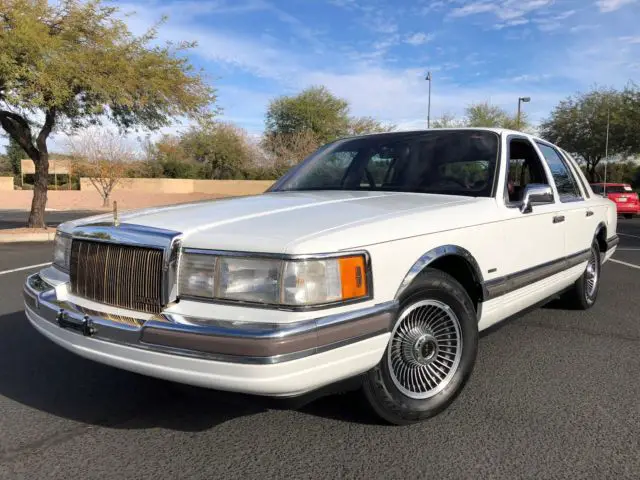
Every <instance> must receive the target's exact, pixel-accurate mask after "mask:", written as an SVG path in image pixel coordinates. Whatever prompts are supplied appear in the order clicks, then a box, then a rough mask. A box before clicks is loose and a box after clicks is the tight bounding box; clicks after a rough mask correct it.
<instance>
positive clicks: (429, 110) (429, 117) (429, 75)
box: [425, 72, 431, 128]
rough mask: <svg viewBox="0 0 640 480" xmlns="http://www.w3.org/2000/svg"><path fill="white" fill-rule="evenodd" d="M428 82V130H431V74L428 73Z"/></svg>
mask: <svg viewBox="0 0 640 480" xmlns="http://www.w3.org/2000/svg"><path fill="white" fill-rule="evenodd" d="M425 80H426V81H427V82H429V102H428V104H427V128H431V72H427V77H426V78H425Z"/></svg>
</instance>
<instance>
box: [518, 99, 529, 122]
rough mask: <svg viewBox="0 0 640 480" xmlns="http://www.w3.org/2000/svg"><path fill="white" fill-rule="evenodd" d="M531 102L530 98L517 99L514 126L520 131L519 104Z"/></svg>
mask: <svg viewBox="0 0 640 480" xmlns="http://www.w3.org/2000/svg"><path fill="white" fill-rule="evenodd" d="M530 101H531V97H520V98H518V118H517V120H516V125H517V128H518V130H520V104H521V103H529V102H530Z"/></svg>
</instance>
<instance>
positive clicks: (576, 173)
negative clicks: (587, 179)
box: [558, 147, 591, 199]
mask: <svg viewBox="0 0 640 480" xmlns="http://www.w3.org/2000/svg"><path fill="white" fill-rule="evenodd" d="M558 151H559V152H560V153H561V154H562V155H563V156H564V158H565V160H566V161H567V163H568V164H569V166H570V167H571V169H572V170H573V172H572V173H573V175H574V176H575V177H576V178H577V179H578V183H579V184H580V187H581V189H582V195H583V197H586V198H587V199H590V198H591V194H590V193H589V190H588V189H587V186H586V184H585V183H584V179H583V177H582V175H580V173H582V172H581V170H580V166H579V165H578V164H577V162H576V161H575V159H574V158H573V157H572V156H571V154H569V152H567V151H566V150H564V149H563V148H560V147H558Z"/></svg>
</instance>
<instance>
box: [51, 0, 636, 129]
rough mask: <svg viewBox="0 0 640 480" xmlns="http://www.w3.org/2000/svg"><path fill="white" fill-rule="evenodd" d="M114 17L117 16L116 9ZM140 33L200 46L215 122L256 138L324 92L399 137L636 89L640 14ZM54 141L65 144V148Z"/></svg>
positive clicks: (204, 17) (390, 16)
mask: <svg viewBox="0 0 640 480" xmlns="http://www.w3.org/2000/svg"><path fill="white" fill-rule="evenodd" d="M114 3H115V2H114ZM117 5H118V6H119V7H120V8H121V11H122V12H135V13H133V14H132V15H131V16H129V17H127V22H128V24H129V26H130V28H131V29H132V30H133V31H134V32H135V33H138V34H139V33H142V32H143V31H145V29H146V28H148V27H149V26H150V25H152V24H153V23H154V22H156V21H157V20H159V19H160V17H161V16H162V15H165V14H166V15H167V16H168V20H167V22H166V23H165V24H164V25H162V26H161V28H160V30H159V40H161V41H165V40H171V41H174V42H175V41H184V40H188V41H197V42H198V47H197V48H196V49H195V50H194V51H192V52H191V54H190V57H191V60H192V62H193V63H194V64H195V65H196V66H197V67H200V68H202V69H204V70H205V72H206V75H207V77H208V79H209V80H210V81H211V82H212V83H213V84H214V85H215V86H216V88H217V89H218V96H219V98H218V102H219V105H220V106H221V107H222V108H223V113H222V116H221V118H222V119H224V120H228V121H233V122H235V123H237V124H238V125H240V126H241V127H243V128H245V129H246V130H247V131H248V132H249V133H252V134H259V133H260V132H261V131H262V129H263V125H264V114H265V110H266V106H267V105H268V102H269V100H270V99H272V98H274V97H276V96H278V95H283V94H295V93H296V92H298V91H300V90H302V89H303V88H305V87H308V86H310V85H319V84H322V85H326V86H327V87H328V88H329V89H330V90H331V91H332V92H333V93H335V94H337V95H339V96H341V97H343V98H346V99H347V100H349V102H350V103H351V107H352V114H354V115H371V116H373V117H375V118H377V119H379V120H381V121H384V122H392V123H394V124H396V125H397V126H398V128H400V129H410V128H422V127H424V126H425V125H426V111H427V82H426V81H425V80H424V77H425V74H426V72H427V71H429V70H430V71H431V72H432V75H433V90H432V117H438V116H439V115H441V114H442V113H444V112H448V113H452V114H457V115H460V114H461V113H462V112H463V110H464V108H465V107H466V106H467V105H468V104H469V103H471V102H479V101H490V102H491V103H494V104H497V105H500V106H503V107H506V108H508V109H513V110H514V111H515V109H516V106H517V99H518V97H519V96H531V97H532V101H531V103H529V104H527V105H525V108H526V110H527V112H528V113H529V114H530V116H531V119H532V120H533V121H534V122H537V121H539V120H540V119H542V118H544V117H545V116H547V115H548V113H549V112H550V110H551V108H552V107H553V106H554V105H555V104H556V103H557V102H558V101H559V100H560V99H562V98H564V97H566V96H567V95H570V94H573V93H576V92H578V91H583V90H586V89H589V88H590V87H592V86H594V85H596V84H598V85H610V86H615V87H621V86H623V85H624V84H625V83H626V82H627V81H629V80H630V79H635V80H640V79H639V77H640V33H639V32H640V31H639V30H638V28H637V24H638V22H639V21H640V0H493V1H490V0H395V1H394V0H201V1H195V0H184V1H177V0H162V1H160V0H130V1H127V2H117ZM58 141H59V140H58Z"/></svg>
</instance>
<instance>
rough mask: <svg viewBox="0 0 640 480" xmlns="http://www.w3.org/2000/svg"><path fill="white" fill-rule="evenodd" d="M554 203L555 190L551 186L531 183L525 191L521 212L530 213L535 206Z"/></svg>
mask: <svg viewBox="0 0 640 480" xmlns="http://www.w3.org/2000/svg"><path fill="white" fill-rule="evenodd" d="M547 203H553V190H551V187H550V186H549V185H543V184H539V183H530V184H529V185H527V186H526V187H525V189H524V194H523V195H522V204H521V205H520V211H521V212H522V213H529V212H531V210H532V207H533V206H534V205H544V204H547Z"/></svg>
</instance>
